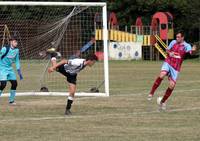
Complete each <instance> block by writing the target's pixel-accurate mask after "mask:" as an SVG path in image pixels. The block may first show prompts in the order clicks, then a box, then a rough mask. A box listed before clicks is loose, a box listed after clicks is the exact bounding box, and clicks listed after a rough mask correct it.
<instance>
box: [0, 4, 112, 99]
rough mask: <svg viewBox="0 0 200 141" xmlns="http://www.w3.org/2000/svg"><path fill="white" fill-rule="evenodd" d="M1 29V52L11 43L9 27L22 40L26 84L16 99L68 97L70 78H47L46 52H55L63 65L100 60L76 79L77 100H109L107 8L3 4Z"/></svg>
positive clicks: (19, 87)
mask: <svg viewBox="0 0 200 141" xmlns="http://www.w3.org/2000/svg"><path fill="white" fill-rule="evenodd" d="M0 25H1V26H0V28H1V29H0V31H1V33H0V34H1V47H2V46H4V45H5V44H7V42H5V39H7V38H9V37H5V36H6V35H8V34H6V33H5V29H3V28H5V27H6V28H7V29H6V31H7V32H9V36H15V37H17V39H18V48H19V50H20V60H21V66H22V73H23V75H24V80H23V81H18V82H19V86H18V89H17V95H67V94H68V84H67V81H66V78H65V77H63V76H62V75H60V74H59V73H57V72H54V73H51V74H48V72H47V69H48V67H49V66H50V58H49V56H48V55H47V54H46V50H47V49H49V48H52V47H53V48H55V49H56V50H57V51H59V52H60V53H61V58H65V59H69V58H72V57H74V56H75V57H81V58H85V57H87V55H89V54H96V55H97V56H98V58H99V61H98V62H97V63H96V64H95V65H94V66H93V67H91V68H90V67H86V68H85V69H84V70H83V71H81V72H80V73H79V75H78V77H77V93H76V95H77V96H109V78H108V77H109V73H108V71H109V70H108V45H107V42H108V33H107V32H108V31H107V8H106V3H103V2H102V3H96V2H90V3H89V2H9V1H8V2H6V1H4V2H3V1H2V2H0ZM97 30H98V31H99V30H101V31H102V33H101V34H102V39H101V40H95V35H96V32H97ZM80 52H81V53H80ZM77 53H79V54H78V55H77ZM102 56H103V57H102ZM7 89H8V88H7Z"/></svg>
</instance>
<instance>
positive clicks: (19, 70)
mask: <svg viewBox="0 0 200 141" xmlns="http://www.w3.org/2000/svg"><path fill="white" fill-rule="evenodd" d="M17 72H18V75H19V78H20V80H23V76H22V72H21V69H18V70H17Z"/></svg>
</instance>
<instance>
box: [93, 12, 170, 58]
mask: <svg viewBox="0 0 200 141" xmlns="http://www.w3.org/2000/svg"><path fill="white" fill-rule="evenodd" d="M108 21H109V23H108V25H109V29H108V33H109V36H108V37H109V40H110V41H114V42H142V48H143V59H150V60H155V59H156V60H159V59H160V57H161V56H163V58H166V57H167V53H166V48H167V45H168V42H169V40H171V39H173V38H174V36H173V35H174V30H173V16H172V15H171V14H170V13H169V12H157V13H155V14H154V15H153V16H152V21H151V25H150V26H144V25H143V23H142V17H138V18H137V19H136V23H135V25H133V26H131V29H130V31H127V28H126V29H125V31H122V30H119V25H118V21H117V17H116V15H115V13H113V12H112V13H110V16H109V20H108ZM95 39H96V41H98V40H102V29H98V28H96V30H95ZM161 58H162V57H161Z"/></svg>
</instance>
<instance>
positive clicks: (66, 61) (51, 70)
mask: <svg viewBox="0 0 200 141" xmlns="http://www.w3.org/2000/svg"><path fill="white" fill-rule="evenodd" d="M67 63H68V60H66V59H63V60H61V61H60V62H59V63H56V64H55V65H53V66H52V67H50V68H49V69H48V72H49V73H51V72H53V71H54V70H56V68H58V67H59V66H61V65H64V64H67Z"/></svg>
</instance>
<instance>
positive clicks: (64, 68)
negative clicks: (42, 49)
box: [48, 55, 98, 115]
mask: <svg viewBox="0 0 200 141" xmlns="http://www.w3.org/2000/svg"><path fill="white" fill-rule="evenodd" d="M97 60H98V59H97V56H96V55H90V56H88V57H87V58H86V59H81V58H74V59H69V60H65V59H63V60H61V61H60V62H58V63H57V62H56V57H52V58H51V64H52V66H51V67H50V68H49V69H48V72H49V73H51V72H53V71H55V70H56V71H57V72H59V73H61V74H62V75H64V76H65V77H66V79H67V82H68V83H69V96H68V100H67V106H66V110H65V115H71V111H70V109H71V105H72V103H73V100H74V95H75V92H76V78H77V73H79V72H80V71H81V70H83V69H84V68H85V67H86V66H90V67H91V66H93V65H94V63H95V62H96V61H97Z"/></svg>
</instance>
